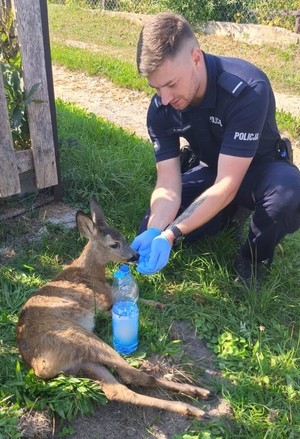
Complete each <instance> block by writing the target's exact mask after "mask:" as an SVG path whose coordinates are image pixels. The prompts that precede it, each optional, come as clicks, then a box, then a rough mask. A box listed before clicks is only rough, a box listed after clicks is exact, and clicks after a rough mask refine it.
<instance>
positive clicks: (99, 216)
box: [90, 198, 107, 227]
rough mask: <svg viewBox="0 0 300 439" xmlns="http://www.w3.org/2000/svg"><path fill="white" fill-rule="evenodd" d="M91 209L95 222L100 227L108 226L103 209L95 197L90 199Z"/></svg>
mask: <svg viewBox="0 0 300 439" xmlns="http://www.w3.org/2000/svg"><path fill="white" fill-rule="evenodd" d="M90 209H91V215H92V220H93V223H94V224H97V225H98V226H100V227H101V226H107V223H106V221H105V216H104V213H103V210H102V209H101V207H100V205H99V204H98V203H97V201H96V200H95V199H94V198H91V199H90Z"/></svg>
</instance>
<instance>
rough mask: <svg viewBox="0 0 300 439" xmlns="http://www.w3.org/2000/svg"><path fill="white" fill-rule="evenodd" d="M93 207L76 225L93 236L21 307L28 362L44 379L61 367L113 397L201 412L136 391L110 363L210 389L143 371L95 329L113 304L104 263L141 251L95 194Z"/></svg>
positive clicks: (187, 388) (146, 379) (143, 382)
mask: <svg viewBox="0 0 300 439" xmlns="http://www.w3.org/2000/svg"><path fill="white" fill-rule="evenodd" d="M90 207H91V213H92V219H90V218H89V217H88V216H87V215H85V214H84V213H83V212H78V213H77V216H76V221H77V227H78V230H79V231H80V233H81V234H82V235H83V236H85V237H86V238H88V239H89V242H88V243H87V245H86V246H85V248H84V250H83V252H82V253H81V255H80V256H79V257H78V259H76V260H75V261H74V262H73V263H72V264H70V265H69V266H68V267H67V268H65V269H64V270H63V271H62V272H61V273H60V274H58V275H57V276H56V277H55V278H54V279H53V280H51V281H50V282H48V283H47V284H46V285H44V286H43V287H42V288H40V289H39V290H38V291H37V292H36V293H35V294H34V295H33V296H31V297H30V298H29V300H28V301H27V302H26V303H25V305H24V307H23V309H22V312H21V315H20V318H19V322H18V326H17V339H18V346H19V350H20V352H21V355H22V358H23V360H24V362H25V363H26V365H27V366H28V367H31V368H33V370H34V373H35V375H36V376H38V377H40V378H43V379H47V378H52V377H55V376H57V375H58V374H59V373H60V372H63V373H65V374H71V375H74V374H76V373H79V372H81V374H83V375H84V376H86V377H89V378H92V379H94V380H95V381H97V382H98V383H99V386H100V387H101V389H102V390H103V391H104V393H105V395H106V397H107V398H108V399H109V400H115V401H119V402H123V403H130V404H135V405H141V406H151V407H157V408H161V409H165V410H170V411H173V412H176V413H179V414H181V415H189V416H194V417H196V418H201V417H202V416H203V415H204V412H203V411H202V410H200V409H199V408H196V407H194V406H192V405H189V404H185V403H183V402H179V401H168V400H163V399H158V398H153V397H149V396H144V395H141V394H138V393H135V392H133V391H132V390H130V389H129V388H128V387H126V386H125V385H123V384H120V383H119V382H118V381H117V380H116V378H115V377H114V376H113V375H112V374H111V372H109V370H108V369H107V368H106V367H108V368H112V369H113V370H115V372H116V373H117V374H118V375H119V376H120V377H121V378H122V380H123V382H124V383H126V384H133V385H136V386H144V387H152V388H156V387H160V388H163V389H167V390H172V391H175V392H180V393H184V394H187V395H192V396H200V397H202V398H205V397H207V396H208V395H209V391H208V390H206V389H201V388H199V387H195V386H193V385H190V384H181V383H175V382H171V381H167V380H164V379H158V378H155V377H153V376H151V375H148V374H146V373H144V372H142V371H139V370H138V369H136V368H134V367H132V366H130V365H129V364H128V363H127V362H126V361H125V360H124V359H123V358H122V357H121V356H120V355H119V354H118V353H117V352H116V351H115V350H114V349H113V348H111V347H110V346H109V345H107V344H106V343H104V342H103V341H102V340H100V339H99V338H98V337H97V336H96V335H95V334H94V333H93V332H92V331H93V327H94V316H95V313H97V311H98V310H101V311H103V310H109V309H110V308H111V307H112V291H111V287H110V286H109V285H108V284H106V282H105V267H106V264H107V263H108V262H123V263H124V262H127V263H128V262H135V261H136V260H137V258H138V255H137V253H136V252H135V251H134V250H133V249H132V248H131V247H130V246H129V245H128V244H127V243H126V241H125V238H124V237H123V236H122V235H121V234H120V233H119V232H118V231H117V230H115V229H113V228H111V227H109V226H108V224H107V223H106V221H105V218H104V215H103V212H102V210H101V208H100V206H99V205H98V204H97V203H96V201H95V200H91V202H90Z"/></svg>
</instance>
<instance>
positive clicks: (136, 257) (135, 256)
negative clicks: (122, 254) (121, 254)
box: [127, 252, 140, 264]
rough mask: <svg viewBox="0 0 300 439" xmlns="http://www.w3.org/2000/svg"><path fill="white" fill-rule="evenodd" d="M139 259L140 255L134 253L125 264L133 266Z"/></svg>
mask: <svg viewBox="0 0 300 439" xmlns="http://www.w3.org/2000/svg"><path fill="white" fill-rule="evenodd" d="M139 257H140V255H139V254H138V253H136V252H134V255H133V256H132V257H131V258H130V259H128V261H127V262H130V263H132V264H133V263H134V262H137V261H138V260H139Z"/></svg>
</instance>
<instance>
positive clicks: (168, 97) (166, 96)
mask: <svg viewBox="0 0 300 439" xmlns="http://www.w3.org/2000/svg"><path fill="white" fill-rule="evenodd" d="M160 98H161V102H162V104H163V105H168V104H169V103H170V102H172V99H173V96H172V94H171V93H170V91H169V90H160Z"/></svg>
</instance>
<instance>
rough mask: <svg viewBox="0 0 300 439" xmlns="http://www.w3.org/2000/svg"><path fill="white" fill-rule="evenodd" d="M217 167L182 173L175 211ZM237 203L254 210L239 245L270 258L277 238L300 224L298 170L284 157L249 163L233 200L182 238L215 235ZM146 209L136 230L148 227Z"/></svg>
mask: <svg viewBox="0 0 300 439" xmlns="http://www.w3.org/2000/svg"><path fill="white" fill-rule="evenodd" d="M215 179H216V169H213V168H210V167H207V166H204V167H201V166H197V167H195V168H192V169H191V170H189V171H187V172H186V173H185V174H183V175H182V202H181V207H180V209H179V211H178V215H180V213H181V212H182V211H183V210H185V209H186V208H187V207H188V206H189V205H190V204H191V203H192V202H193V200H194V199H195V198H196V197H198V196H199V195H200V194H202V193H203V192H204V191H205V190H206V189H208V188H209V187H210V186H212V185H213V184H214V181H215ZM237 206H242V207H244V208H247V209H250V210H251V211H253V214H252V217H251V223H250V228H249V233H248V238H247V240H246V242H245V243H244V245H243V246H242V248H241V252H242V254H243V256H244V257H246V258H249V259H250V258H254V259H255V260H256V261H257V262H262V261H268V262H269V263H271V262H272V260H273V257H274V251H275V247H276V245H277V244H278V243H279V241H280V240H281V239H282V238H283V237H284V236H285V235H287V234H289V233H293V232H295V231H296V230H298V229H299V228H300V171H299V169H298V168H297V167H296V166H295V165H292V164H290V163H289V162H287V161H282V160H280V161H279V160H272V161H267V162H260V163H257V164H254V163H253V164H252V165H251V166H250V168H249V170H248V172H247V173H246V175H245V177H244V180H243V182H242V184H241V186H240V188H239V190H238V193H237V195H236V196H235V198H234V200H233V201H232V202H231V203H230V205H229V206H227V207H226V208H225V209H224V210H222V211H221V212H220V213H218V214H217V215H216V216H215V217H214V218H213V219H211V220H210V221H209V222H207V223H206V224H205V225H203V226H202V227H199V228H198V229H196V230H194V231H193V232H191V233H189V234H188V235H187V236H186V239H185V241H188V242H192V241H196V240H200V239H201V238H203V237H205V236H212V235H215V234H216V233H217V232H219V231H220V230H222V229H223V228H224V226H225V225H226V224H227V223H228V218H229V217H230V216H231V215H232V214H233V213H234V210H235V208H236V207H237ZM148 218H149V210H148V212H147V213H146V216H145V217H144V219H143V221H142V223H141V225H140V228H139V231H138V233H141V232H143V231H144V230H145V229H146V228H147V222H148Z"/></svg>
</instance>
